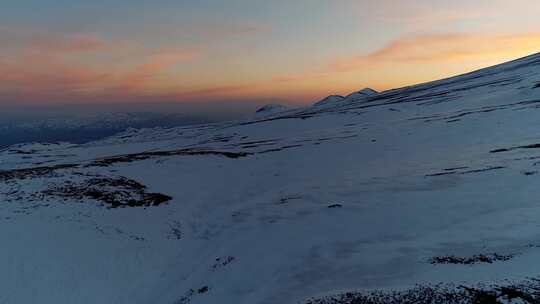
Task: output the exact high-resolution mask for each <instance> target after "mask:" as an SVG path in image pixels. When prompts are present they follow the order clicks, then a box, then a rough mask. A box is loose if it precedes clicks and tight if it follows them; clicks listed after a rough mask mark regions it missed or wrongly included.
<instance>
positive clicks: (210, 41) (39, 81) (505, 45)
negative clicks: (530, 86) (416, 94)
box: [0, 0, 540, 105]
mask: <svg viewBox="0 0 540 304" xmlns="http://www.w3.org/2000/svg"><path fill="white" fill-rule="evenodd" d="M539 14H540V1H538V0H514V1H508V0H476V1H469V0H453V1H447V0H445V1H442V0H416V1H413V0H403V1H395V0H393V1H390V0H375V1H371V0H365V1H363V0H356V1H355V0H295V1H290V0H287V1H285V0H272V1H268V0H266V1H262V0H261V1H259V0H227V1H223V0H219V1H218V0H214V1H210V0H197V1H195V0H189V1H187V0H155V1H141V0H129V1H123V0H115V1H112V0H110V1H107V0H92V1H76V0H41V1H39V0H27V1H15V0H6V1H3V2H2V8H1V9H0V20H1V21H0V45H1V47H0V104H3V105H10V104H22V103H31V104H53V103H86V104H88V103H109V102H115V103H117V102H119V103H121V102H126V103H133V102H209V101H210V102H211V101H220V100H224V101H227V100H235V101H245V102H249V101H250V100H254V99H276V100H278V99H279V100H286V101H289V102H292V103H309V102H314V101H316V100H317V99H320V98H322V97H324V96H325V95H329V94H348V93H350V92H351V91H354V90H358V89H361V88H363V87H372V88H374V89H377V90H384V89H389V88H395V87H400V86H405V85H409V84H415V83H419V82H424V81H429V80H434V79H437V78H442V77H446V76H451V75H455V74H459V73H463V72H467V71H470V70H473V69H476V68H480V67H485V66H489V65H493V64H496V63H500V62H504V61H507V60H510V59H514V58H517V57H521V56H524V55H528V54H531V53H535V52H540V18H538V15H539Z"/></svg>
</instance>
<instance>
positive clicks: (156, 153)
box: [87, 149, 250, 167]
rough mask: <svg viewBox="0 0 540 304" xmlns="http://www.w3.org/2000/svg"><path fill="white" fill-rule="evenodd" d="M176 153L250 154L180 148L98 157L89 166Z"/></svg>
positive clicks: (237, 156) (102, 165) (232, 156)
mask: <svg viewBox="0 0 540 304" xmlns="http://www.w3.org/2000/svg"><path fill="white" fill-rule="evenodd" d="M175 155H217V156H223V157H227V158H240V157H246V156H248V155H250V154H249V153H246V152H223V151H212V150H191V149H180V150H171V151H152V152H142V153H134V154H125V155H118V156H112V157H106V158H102V159H98V160H95V161H93V162H92V163H90V164H88V165H87V167H94V166H99V167H107V166H110V165H112V164H117V163H130V162H133V161H140V160H146V159H149V158H154V157H166V156H175Z"/></svg>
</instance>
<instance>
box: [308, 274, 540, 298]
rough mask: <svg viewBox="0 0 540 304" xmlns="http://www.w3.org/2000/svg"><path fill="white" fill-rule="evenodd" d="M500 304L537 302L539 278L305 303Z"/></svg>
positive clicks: (353, 295) (370, 293) (421, 287)
mask: <svg viewBox="0 0 540 304" xmlns="http://www.w3.org/2000/svg"><path fill="white" fill-rule="evenodd" d="M405 303H406V304H502V303H524V304H538V303H540V280H538V279H530V280H526V281H523V282H520V283H518V284H508V285H492V286H483V285H479V286H463V285H461V286H454V285H451V284H436V285H417V286H415V287H413V288H411V289H407V290H400V291H397V290H396V291H382V290H375V291H368V292H364V293H362V292H347V293H343V294H339V295H333V296H326V297H322V298H318V299H308V300H307V301H306V302H305V304H405Z"/></svg>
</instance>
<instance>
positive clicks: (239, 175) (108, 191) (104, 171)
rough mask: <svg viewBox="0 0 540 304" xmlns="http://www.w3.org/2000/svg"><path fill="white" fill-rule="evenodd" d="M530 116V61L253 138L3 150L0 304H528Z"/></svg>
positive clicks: (264, 129) (539, 65)
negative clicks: (481, 302)
mask: <svg viewBox="0 0 540 304" xmlns="http://www.w3.org/2000/svg"><path fill="white" fill-rule="evenodd" d="M355 96H356V95H355ZM353 97H354V96H353ZM539 107H540V54H537V55H533V56H530V57H527V58H523V59H520V60H517V61H513V62H510V63H506V64H503V65H500V66H496V67H492V68H488V69H484V70H480V71H477V72H473V73H470V74H466V75H462V76H458V77H453V78H449V79H445V80H440V81H435V82H431V83H426V84H422V85H417V86H412V87H407V88H402V89H396V90H390V91H386V92H381V93H374V94H370V96H363V97H362V98H360V99H357V98H350V99H349V100H348V101H340V102H337V103H335V104H333V105H331V106H329V105H325V106H324V107H320V106H314V107H307V108H302V109H296V110H288V111H285V112H280V113H276V114H273V115H268V116H264V117H261V118H254V119H252V120H245V121H236V122H229V123H219V124H210V125H198V126H190V127H180V128H170V129H159V128H155V129H142V130H133V129H132V130H129V131H127V132H125V133H123V134H120V135H118V136H115V137H111V138H108V139H106V140H102V141H98V142H93V143H88V144H84V145H73V144H68V143H57V144H30V145H18V146H13V147H10V148H8V149H5V150H2V151H1V152H0V170H3V171H0V201H2V202H3V204H2V205H0V225H1V228H2V229H0V239H1V240H2V250H1V251H0V269H2V275H1V276H0V286H2V289H3V291H4V292H2V293H0V303H141V304H142V303H164V304H185V303H190V304H191V303H192V304H203V303H235V304H270V303H399V302H400V301H399V299H400V298H399V297H400V295H405V296H409V295H410V294H416V295H418V298H419V300H417V301H416V302H418V303H440V302H441V300H440V298H437V296H440V293H441V292H442V291H448V292H449V293H448V294H450V295H453V296H454V298H451V297H450V296H448V295H446V299H447V300H445V301H447V302H448V303H467V301H469V302H472V301H477V300H478V298H480V297H485V298H487V299H492V300H493V299H494V298H493V297H495V298H496V297H499V299H498V300H499V301H500V302H502V301H503V300H504V301H507V302H508V301H509V300H508V299H510V298H512V297H514V300H516V299H517V300H520V299H521V302H515V303H527V301H529V303H534V302H531V301H532V300H531V299H533V300H535V299H536V300H537V299H538V294H537V292H536V294H535V291H534V288H537V287H538V286H537V285H535V284H537V283H535V281H534V279H535V278H540V264H539V263H537V261H538V258H540V248H539V246H540V229H539V227H540V204H539V203H538V202H539V199H540V197H539V195H538V191H537V190H538V189H537V188H538V181H539V178H540V174H537V173H538V164H539V163H540V150H539V148H540V132H539V130H540V111H539ZM512 284H514V286H518V287H519V288H521V289H520V290H522V291H523V292H522V294H519V293H517V292H515V291H516V290H517V289H509V287H508V286H511V285H512ZM501 286H503V287H504V286H506V287H507V288H506V289H501ZM414 288H416V289H414ZM516 288H517V287H516ZM375 290H379V291H377V292H374V291H375ZM508 290H513V291H514V293H512V294H511V293H510V292H509V291H508ZM397 291H400V292H401V293H399V294H394V300H392V301H394V302H392V301H390V300H380V301H379V302H376V301H375V300H373V299H388V294H389V293H392V292H397ZM516 294H517V296H516ZM426 295H427V296H426ZM362 297H364V298H362ZM366 297H367V298H366ZM369 297H371V298H369ZM430 297H431V298H430ZM489 297H491V298H489ZM531 297H532V298H531ZM534 297H536V298H534ZM368 298H369V299H368ZM426 298H430V299H432V300H426ZM395 299H398V300H395ZM433 299H435V300H433ZM452 299H454V300H455V301H454V300H452ZM353 301H356V302H353ZM370 301H371V302H370ZM381 301H382V302H381ZM430 301H431V302H430ZM452 301H454V302H452ZM459 301H465V302H459ZM492 302H493V301H492ZM492 302H489V301H488V302H486V303H492ZM409 303H415V301H410V302H409Z"/></svg>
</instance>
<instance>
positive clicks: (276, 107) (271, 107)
mask: <svg viewBox="0 0 540 304" xmlns="http://www.w3.org/2000/svg"><path fill="white" fill-rule="evenodd" d="M286 110H287V107H286V106H284V105H281V104H267V105H264V106H262V107H260V108H259V109H257V111H255V117H256V118H262V117H265V116H269V115H273V114H276V113H280V112H284V111H286Z"/></svg>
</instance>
